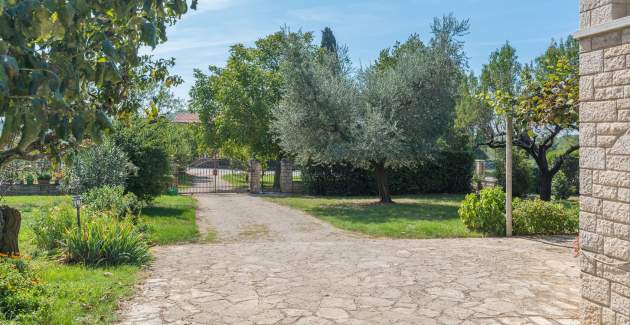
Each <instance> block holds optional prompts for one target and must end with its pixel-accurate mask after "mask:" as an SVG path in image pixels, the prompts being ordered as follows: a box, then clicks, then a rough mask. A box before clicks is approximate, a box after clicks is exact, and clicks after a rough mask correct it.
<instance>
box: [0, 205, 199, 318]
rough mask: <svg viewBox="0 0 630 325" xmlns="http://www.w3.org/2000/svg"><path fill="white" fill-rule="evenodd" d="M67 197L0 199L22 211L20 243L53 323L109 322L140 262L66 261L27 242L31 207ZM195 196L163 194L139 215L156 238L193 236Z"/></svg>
mask: <svg viewBox="0 0 630 325" xmlns="http://www.w3.org/2000/svg"><path fill="white" fill-rule="evenodd" d="M61 202H68V203H70V202H71V198H70V197H69V196H7V197H4V198H3V201H2V204H6V205H9V206H11V207H14V208H17V209H18V210H20V212H21V213H22V229H21V232H20V249H21V251H22V252H23V255H24V258H25V259H29V260H31V259H32V260H31V261H30V264H31V266H32V267H33V269H34V270H35V271H36V272H37V274H38V275H39V276H40V277H41V279H42V280H43V281H44V282H45V283H46V284H47V287H48V288H49V294H50V301H51V302H52V309H51V311H50V313H51V318H52V324H109V323H111V322H113V321H115V320H116V312H115V311H116V309H117V307H118V303H119V302H120V301H121V300H122V299H124V298H125V297H129V296H130V295H131V294H133V292H134V287H133V285H134V283H135V282H136V281H137V278H138V272H139V270H140V268H138V267H136V266H117V267H109V268H102V267H85V266H81V265H68V264H64V263H62V262H61V260H60V257H56V256H53V257H46V256H39V255H38V254H37V252H36V251H35V247H34V245H33V244H32V242H31V238H32V231H31V228H30V226H29V225H30V222H31V221H32V217H33V211H34V210H35V209H37V208H43V207H47V206H52V205H56V204H59V203H61ZM195 209H196V202H195V200H194V199H193V198H192V197H188V196H161V197H158V198H157V199H156V200H155V201H154V202H153V203H152V204H151V205H150V206H149V207H147V208H145V209H144V210H143V212H142V215H141V216H140V224H141V225H142V224H144V225H146V228H147V230H146V234H147V236H148V238H149V240H150V241H151V242H152V243H154V244H173V243H180V242H190V241H196V240H198V237H199V232H198V230H197V226H196V224H195Z"/></svg>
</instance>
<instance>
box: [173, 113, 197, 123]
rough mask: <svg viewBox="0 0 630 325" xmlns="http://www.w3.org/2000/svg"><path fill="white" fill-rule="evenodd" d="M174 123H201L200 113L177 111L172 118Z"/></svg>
mask: <svg viewBox="0 0 630 325" xmlns="http://www.w3.org/2000/svg"><path fill="white" fill-rule="evenodd" d="M172 121H173V122H174V123H184V124H195V123H199V121H200V120H199V114H198V113H185V112H179V113H175V115H174V116H173V118H172Z"/></svg>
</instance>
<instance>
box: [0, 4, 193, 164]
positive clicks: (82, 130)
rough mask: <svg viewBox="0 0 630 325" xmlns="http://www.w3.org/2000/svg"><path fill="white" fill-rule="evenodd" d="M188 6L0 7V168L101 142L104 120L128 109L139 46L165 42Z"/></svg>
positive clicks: (139, 60)
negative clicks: (0, 121) (168, 29)
mask: <svg viewBox="0 0 630 325" xmlns="http://www.w3.org/2000/svg"><path fill="white" fill-rule="evenodd" d="M195 4H196V1H195V0H193V4H192V5H191V7H194V6H195ZM187 9H188V5H187V3H186V1H185V0H174V1H168V2H164V1H158V0H142V1H140V0H130V1H98V2H94V1H38V0H23V1H2V2H0V114H1V116H2V117H3V120H4V121H3V127H2V134H1V135H0V146H1V147H2V148H3V149H2V150H1V151H0V164H2V165H4V164H5V163H7V162H9V161H10V160H13V159H18V158H21V159H34V158H37V157H39V156H41V155H44V154H45V155H49V156H57V155H59V154H60V153H61V152H62V151H63V150H64V149H66V148H68V147H71V146H72V145H75V144H78V143H80V142H81V141H82V140H83V139H84V138H86V137H90V138H94V139H99V138H100V136H101V132H102V130H103V129H107V128H109V127H110V122H109V118H108V116H113V115H117V114H119V113H124V112H126V111H128V110H129V109H131V107H130V106H128V105H125V99H126V98H127V96H128V91H129V88H130V87H132V85H133V84H134V82H135V81H137V80H136V77H138V76H137V74H136V72H137V71H136V68H137V67H138V66H141V65H143V64H145V63H147V61H148V58H142V57H139V56H138V49H139V47H140V46H150V47H155V46H156V45H158V44H159V43H162V42H164V41H166V32H165V30H166V27H167V26H168V25H171V24H173V23H175V21H176V20H177V19H178V18H180V17H181V15H182V14H184V13H185V12H186V11H187ZM158 65H159V63H158ZM147 77H148V78H154V79H159V78H165V77H166V73H165V72H164V71H158V70H156V69H152V71H151V73H150V74H148V76H147Z"/></svg>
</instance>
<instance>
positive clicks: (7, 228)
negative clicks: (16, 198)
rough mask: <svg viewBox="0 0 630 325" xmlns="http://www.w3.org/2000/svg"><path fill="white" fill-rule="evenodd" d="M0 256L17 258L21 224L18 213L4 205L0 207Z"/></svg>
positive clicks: (20, 217)
mask: <svg viewBox="0 0 630 325" xmlns="http://www.w3.org/2000/svg"><path fill="white" fill-rule="evenodd" d="M0 220H2V221H0V226H2V227H1V228H0V229H1V230H2V231H0V254H3V255H8V256H19V255H20V248H19V246H18V236H19V234H20V226H21V224H22V216H21V215H20V211H18V210H16V209H13V208H11V207H8V206H6V205H4V206H1V207H0Z"/></svg>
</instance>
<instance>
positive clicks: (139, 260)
mask: <svg viewBox="0 0 630 325" xmlns="http://www.w3.org/2000/svg"><path fill="white" fill-rule="evenodd" d="M64 245H65V247H64V254H65V256H66V259H67V261H68V262H70V263H82V264H86V265H90V266H110V265H120V264H131V265H142V264H145V263H146V262H148V261H149V259H150V255H149V247H148V245H147V243H146V241H145V239H144V237H143V236H142V234H141V233H140V232H138V231H137V230H136V228H135V227H134V225H133V223H132V222H131V221H130V220H117V219H116V218H113V217H110V216H94V217H92V218H90V219H89V220H88V221H87V222H86V223H85V225H84V226H83V227H82V229H81V232H80V233H79V232H77V231H71V232H67V233H66V236H65V243H64Z"/></svg>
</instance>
